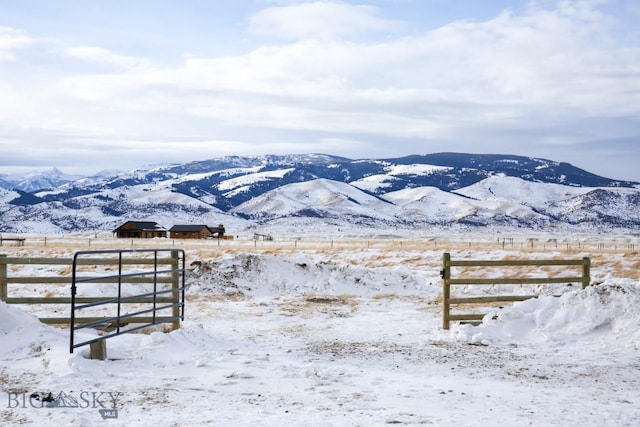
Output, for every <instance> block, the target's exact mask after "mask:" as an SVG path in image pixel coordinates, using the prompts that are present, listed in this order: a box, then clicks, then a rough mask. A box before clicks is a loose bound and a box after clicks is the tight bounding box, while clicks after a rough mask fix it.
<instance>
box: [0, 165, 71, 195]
mask: <svg viewBox="0 0 640 427" xmlns="http://www.w3.org/2000/svg"><path fill="white" fill-rule="evenodd" d="M80 178H82V176H80V175H68V174H65V173H63V172H62V171H61V170H59V169H58V168H51V169H48V170H45V171H42V172H33V173H29V174H26V175H13V176H2V177H0V188H5V189H17V190H22V191H25V192H33V191H38V190H43V189H50V188H56V187H59V186H61V185H63V184H67V183H69V182H73V181H76V180H78V179H80Z"/></svg>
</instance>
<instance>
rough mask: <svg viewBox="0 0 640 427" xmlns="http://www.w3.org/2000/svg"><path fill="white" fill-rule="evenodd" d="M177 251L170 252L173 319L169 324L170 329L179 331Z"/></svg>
mask: <svg viewBox="0 0 640 427" xmlns="http://www.w3.org/2000/svg"><path fill="white" fill-rule="evenodd" d="M178 261H179V260H178V251H171V269H172V270H173V271H172V273H171V289H173V292H171V298H172V299H173V307H172V309H171V316H172V317H173V318H174V319H175V320H174V321H173V322H172V323H171V329H172V330H174V331H175V330H176V329H180V291H179V289H180V275H179V274H178V268H179V263H178Z"/></svg>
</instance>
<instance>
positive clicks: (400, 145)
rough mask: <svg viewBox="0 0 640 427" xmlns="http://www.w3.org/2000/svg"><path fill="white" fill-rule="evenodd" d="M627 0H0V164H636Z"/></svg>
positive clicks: (1, 170) (631, 17) (635, 51)
mask: <svg viewBox="0 0 640 427" xmlns="http://www.w3.org/2000/svg"><path fill="white" fill-rule="evenodd" d="M639 20H640V2H638V1H636V0H575V1H570V0H560V1H558V0H533V1H516V0H484V1H477V0H455V1H451V0H363V1H338V0H332V1H286V0H279V1H278V0H246V1H234V2H230V1H217V0H185V1H169V0H138V1H135V2H133V1H129V0H111V1H108V2H106V1H105V2H98V1H85V0H57V1H55V2H51V1H48V0H26V1H25V0H0V150H1V151H0V175H1V174H15V173H26V172H32V171H34V170H44V169H48V168H51V167H57V168H59V169H61V170H62V171H63V172H65V173H72V174H93V173H96V172H99V171H102V170H114V169H116V170H128V169H134V168H138V167H143V166H146V165H150V164H163V163H183V162H189V161H198V160H205V159H209V158H215V157H221V156H228V155H241V156H245V155H263V154H299V153H325V154H333V155H338V156H344V157H349V158H353V159H361V158H367V159H371V158H379V159H383V158H393V157H400V156H404V155H411V154H427V153H436V152H443V151H447V152H465V153H487V154H516V155H525V156H532V157H540V158H545V159H550V160H555V161H563V162H569V163H571V164H573V165H575V166H578V167H581V168H583V169H586V170H588V171H589V172H593V173H596V174H598V175H603V176H606V177H610V178H617V179H628V180H634V181H640V168H638V165H640V29H638V26H637V22H639Z"/></svg>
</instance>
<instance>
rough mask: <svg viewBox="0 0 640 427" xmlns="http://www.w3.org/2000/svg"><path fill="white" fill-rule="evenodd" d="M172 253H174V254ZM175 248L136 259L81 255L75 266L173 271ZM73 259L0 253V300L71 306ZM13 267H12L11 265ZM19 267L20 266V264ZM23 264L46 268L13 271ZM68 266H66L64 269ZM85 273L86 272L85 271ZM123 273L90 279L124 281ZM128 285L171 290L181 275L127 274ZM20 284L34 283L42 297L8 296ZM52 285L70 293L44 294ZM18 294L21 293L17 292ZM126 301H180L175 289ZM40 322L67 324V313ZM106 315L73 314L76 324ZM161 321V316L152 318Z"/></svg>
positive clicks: (90, 300)
mask: <svg viewBox="0 0 640 427" xmlns="http://www.w3.org/2000/svg"><path fill="white" fill-rule="evenodd" d="M174 253H175V255H174ZM177 253H178V251H172V256H170V257H163V258H157V259H153V258H139V257H130V258H125V259H118V258H108V257H105V258H83V259H79V260H77V261H76V262H77V264H78V265H83V266H88V267H90V268H91V269H96V268H109V267H111V268H114V267H115V268H116V269H117V267H118V266H120V268H122V267H121V266H122V265H126V266H128V267H130V268H138V269H139V268H145V267H144V266H147V267H148V266H149V265H168V266H170V268H171V269H172V270H176V269H178V265H179V260H178V257H177ZM72 265H73V259H72V258H35V257H34V258H29V257H27V258H21V257H7V256H6V255H0V300H1V301H4V302H5V303H7V304H20V305H33V306H37V305H40V304H43V305H55V304H58V305H61V306H64V307H65V308H70V307H71V284H72V281H73V278H72V268H71V267H72ZM12 266H13V267H14V268H11V267H12ZM21 266H22V267H21ZM25 266H30V267H31V268H30V270H32V271H33V270H34V268H33V267H34V266H35V267H36V268H35V270H40V271H47V270H49V271H48V272H47V273H44V274H43V275H40V274H38V275H34V274H25V272H24V271H18V272H15V271H14V270H20V269H21V268H22V270H24V269H26V267H25ZM55 266H58V267H62V269H63V270H64V271H63V272H60V271H57V272H54V271H52V270H55V268H52V267H55ZM66 266H68V267H69V268H64V267H66ZM87 274H88V273H87ZM125 276H126V275H123V274H121V275H116V276H115V277H104V278H100V279H97V280H93V282H94V283H112V284H113V283H119V282H122V281H123V277H125ZM124 282H126V283H127V284H153V283H157V284H161V285H163V284H164V286H170V287H171V289H174V290H177V289H179V287H180V278H179V277H178V276H177V275H175V274H166V275H157V276H154V277H128V278H125V279H124ZM21 285H36V286H37V287H38V295H42V296H28V297H25V296H11V293H13V292H14V287H16V286H21ZM52 285H68V288H67V289H66V291H67V292H68V295H69V296H47V295H48V294H51V293H53V292H52V291H53V290H54V289H55V287H54V286H52ZM18 294H20V293H19V292H18ZM109 300H113V297H111V296H107V297H103V296H101V297H87V296H84V297H83V296H76V297H75V302H76V303H87V304H91V303H96V305H98V304H97V303H100V302H104V301H109ZM126 303H127V304H151V303H170V304H171V303H179V295H178V292H177V291H176V292H174V293H172V294H171V296H167V297H140V298H129V299H127V300H126ZM177 310H178V308H176V309H175V310H174V313H172V315H171V316H167V319H172V318H175V317H177V316H179V312H178V311H177ZM39 319H40V321H41V322H43V323H46V324H58V325H68V324H70V315H69V316H57V317H39ZM104 319H105V317H101V316H94V317H76V318H75V322H76V323H94V322H100V321H101V320H104ZM154 320H156V321H161V320H162V319H161V318H156V319H154ZM151 321H152V319H151V317H142V316H141V317H130V318H128V319H127V323H149V322H151ZM179 325H180V323H179V321H175V322H173V323H172V326H173V328H174V329H175V328H178V327H179Z"/></svg>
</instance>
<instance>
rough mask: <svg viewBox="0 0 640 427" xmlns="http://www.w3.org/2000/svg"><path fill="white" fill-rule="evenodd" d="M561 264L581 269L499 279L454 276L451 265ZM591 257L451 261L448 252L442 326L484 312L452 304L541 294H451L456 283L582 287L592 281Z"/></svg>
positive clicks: (478, 317)
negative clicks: (453, 308) (463, 309)
mask: <svg viewBox="0 0 640 427" xmlns="http://www.w3.org/2000/svg"><path fill="white" fill-rule="evenodd" d="M545 266H560V267H563V266H565V267H570V268H573V269H579V270H580V271H579V273H578V272H576V275H575V276H562V277H549V275H546V277H540V276H538V277H529V276H526V277H525V276H522V275H520V276H506V277H504V276H502V277H499V278H485V277H469V276H467V277H464V276H462V277H455V278H454V277H453V276H452V273H451V268H452V267H461V268H462V269H463V270H464V268H473V267H485V268H499V269H502V268H504V267H507V268H509V269H510V270H517V269H518V267H545ZM590 269H591V260H590V258H588V257H584V258H582V259H578V260H575V259H573V260H567V259H565V260H558V259H536V260H452V259H451V255H450V254H449V253H444V254H443V256H442V271H441V275H442V280H443V284H442V328H443V329H449V326H450V323H451V322H452V321H480V320H482V319H483V317H484V316H485V314H483V313H455V314H452V313H451V305H462V304H483V303H484V304H486V303H499V302H515V301H524V300H527V299H530V298H535V297H537V296H538V295H499V296H498V295H492V296H474V297H464V298H460V297H453V298H452V297H451V287H452V286H456V285H539V284H572V283H581V284H582V288H583V289H584V288H586V287H587V286H589V283H590V281H591V273H590Z"/></svg>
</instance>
